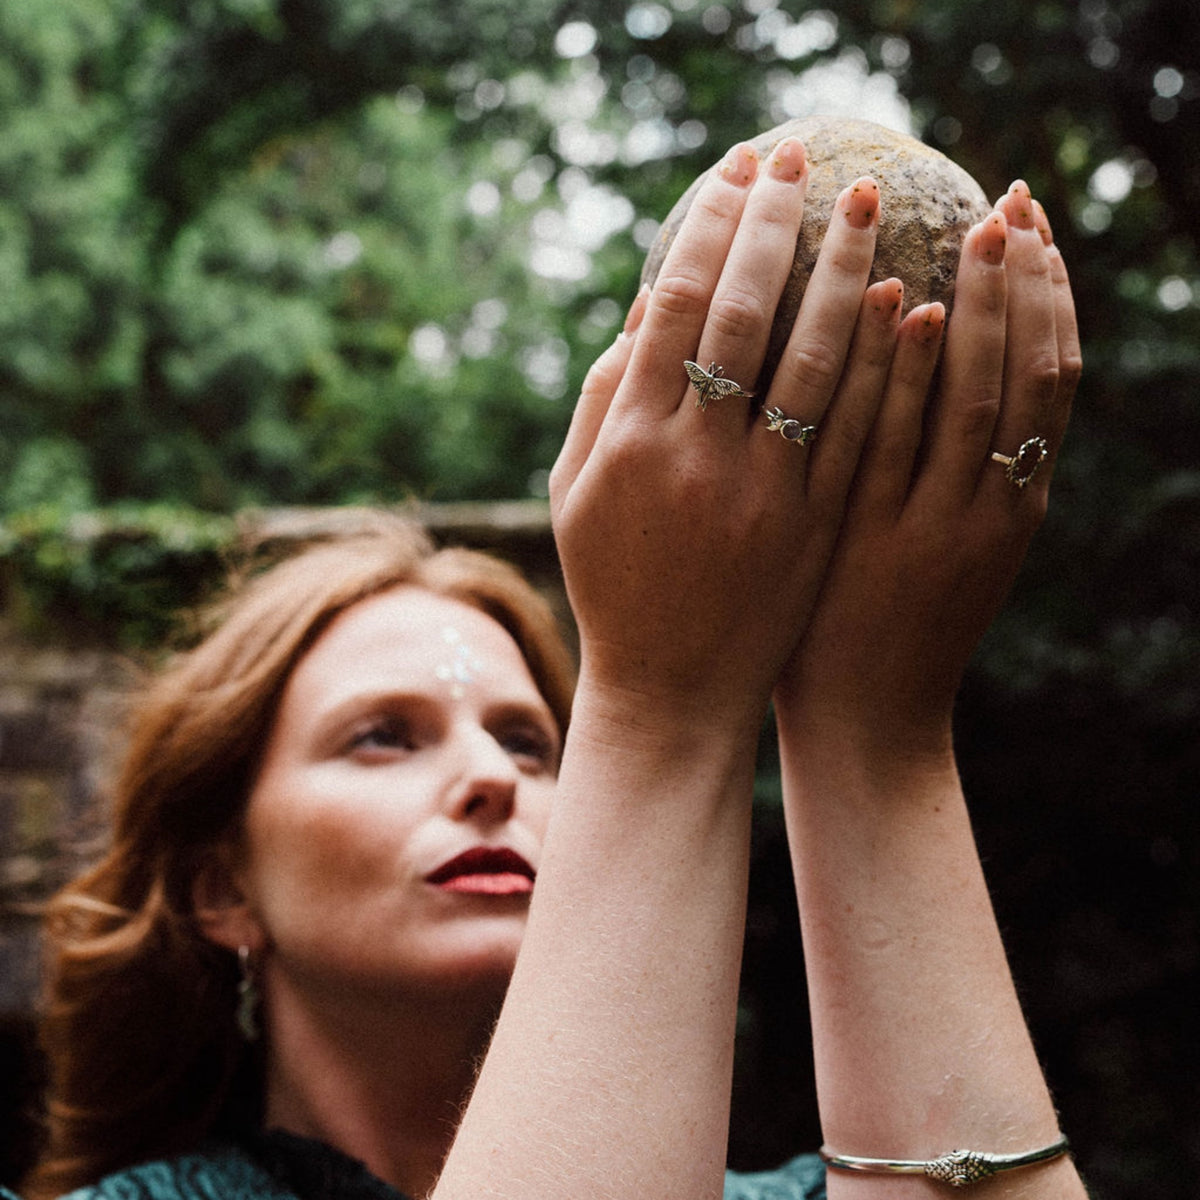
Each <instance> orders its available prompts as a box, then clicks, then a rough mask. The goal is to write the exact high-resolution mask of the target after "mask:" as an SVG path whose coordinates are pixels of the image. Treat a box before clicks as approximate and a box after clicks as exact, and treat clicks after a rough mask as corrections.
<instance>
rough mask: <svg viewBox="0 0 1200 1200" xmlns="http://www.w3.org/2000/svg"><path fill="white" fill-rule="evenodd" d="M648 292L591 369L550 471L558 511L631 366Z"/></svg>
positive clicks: (552, 496)
mask: <svg viewBox="0 0 1200 1200" xmlns="http://www.w3.org/2000/svg"><path fill="white" fill-rule="evenodd" d="M648 295H649V289H643V290H642V291H641V292H639V293H638V295H637V298H636V299H635V300H634V302H633V304H632V305H631V306H630V308H629V315H628V316H627V317H626V318H625V327H624V329H622V330H621V332H620V333H619V334H618V335H617V339H616V341H615V342H613V344H612V345H611V346H609V347H608V349H607V350H605V351H604V353H603V354H601V355H600V357H599V358H598V359H596V361H595V362H594V363H593V364H592V366H591V367H590V368H589V370H588V373H587V376H586V378H585V379H584V381H583V388H582V389H581V390H580V393H579V400H578V402H577V403H576V405H575V411H574V413H572V414H571V424H570V427H569V428H568V429H567V436H566V437H565V438H564V439H563V444H562V449H561V450H560V451H559V454H558V458H557V460H556V461H555V463H554V467H553V469H552V470H551V472H550V503H551V508H552V509H553V510H554V511H557V510H558V509H559V508H560V506H561V500H562V497H563V496H565V495H566V493H567V492H568V491H569V490H570V487H571V485H572V484H573V483H574V482H575V480H576V478H578V476H579V472H580V471H582V470H583V465H584V463H585V462H587V459H588V456H589V455H590V454H591V452H592V447H593V446H594V445H595V444H596V439H597V437H599V435H600V429H601V426H602V425H603V424H604V418H605V417H606V416H607V415H608V410H609V407H610V406H611V404H612V399H613V396H614V395H616V392H617V389H618V388H619V387H620V384H621V380H622V379H623V378H624V377H625V372H626V370H627V368H628V366H629V359H630V356H631V355H632V353H633V347H634V344H635V342H636V339H637V331H638V327H639V326H640V324H641V322H642V319H643V317H644V316H645V312H646V301H647V298H648Z"/></svg>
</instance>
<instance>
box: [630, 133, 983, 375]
mask: <svg viewBox="0 0 1200 1200" xmlns="http://www.w3.org/2000/svg"><path fill="white" fill-rule="evenodd" d="M793 135H794V136H797V137H799V138H800V139H801V140H802V141H803V142H804V146H805V149H806V150H807V152H808V168H809V181H808V192H807V196H806V200H805V206H804V220H803V222H802V224H801V227H800V236H799V238H798V240H797V242H796V257H795V260H794V261H793V263H792V271H791V275H790V276H789V278H788V282H787V284H786V285H785V287H784V292H783V298H782V299H781V301H780V304H779V309H778V311H777V312H776V314H775V322H774V325H773V326H772V330H771V339H770V343H769V345H768V348H767V355H766V359H765V361H764V363H763V369H762V372H761V373H760V375H759V378H758V383H757V385H756V387H755V390H756V391H757V392H758V393H759V394H760V395H761V394H762V393H763V391H764V390H765V387H766V384H767V382H768V381H769V380H770V378H771V376H772V375H773V374H774V371H775V366H776V364H777V363H778V362H779V357H780V355H781V354H782V353H783V348H784V346H785V345H786V343H787V337H788V334H789V332H790V331H791V327H792V323H793V321H794V320H795V318H796V312H797V310H798V309H799V307H800V300H801V297H802V296H803V295H804V289H805V287H806V286H807V284H808V279H809V275H810V274H811V273H812V268H813V264H814V263H815V262H816V261H817V251H818V250H819V249H820V248H821V241H822V239H823V238H824V236H825V229H826V227H827V226H828V224H829V216H830V213H832V211H833V206H834V204H835V202H836V201H837V197H838V194H839V193H840V192H841V190H842V189H843V188H844V187H846V185H847V184H850V183H853V182H854V180H856V179H857V178H858V177H859V176H860V175H871V176H873V177H874V179H875V180H876V181H877V182H878V184H879V188H880V192H881V196H882V214H881V217H880V223H879V235H878V240H877V242H876V248H875V262H874V265H873V267H872V270H871V280H872V282H874V281H876V280H882V279H888V278H890V277H892V276H893V275H895V276H898V277H899V278H900V279H902V280H903V281H904V311H905V312H907V311H908V310H909V309H911V308H913V307H914V306H915V305H918V304H923V303H925V302H926V301H928V300H940V301H942V302H943V303H944V304H945V305H946V306H947V308H949V307H950V305H951V302H952V300H953V297H954V280H955V276H956V274H957V271H958V256H959V249H960V248H961V245H962V240H963V237H964V236H965V235H966V232H967V230H968V229H970V227H971V226H972V225H974V224H975V223H976V222H978V221H981V220H982V219H983V218H984V217H985V216H987V214H988V213H989V212H990V211H991V207H992V206H991V205H990V204H989V203H988V200H987V197H986V196H985V195H984V192H983V189H982V188H981V187H980V186H979V184H978V183H976V182H975V180H974V179H972V178H971V176H970V175H968V174H967V172H966V171H964V170H963V169H962V168H961V167H960V166H958V165H957V164H956V163H953V162H951V161H950V159H948V158H947V157H946V156H945V155H944V154H941V153H940V152H939V151H937V150H934V149H932V148H931V147H929V146H926V145H925V144H924V143H923V142H921V141H918V140H917V139H916V138H912V137H908V136H907V135H905V134H902V133H897V132H895V131H894V130H891V129H885V128H884V127H883V126H881V125H875V124H872V123H871V122H870V121H859V120H854V119H851V118H846V117H804V118H801V119H799V120H796V121H789V122H787V123H786V124H783V125H779V126H776V128H774V129H771V130H768V131H767V132H766V133H763V134H760V135H759V136H758V137H756V138H752V139H751V141H752V144H753V145H754V147H755V148H756V149H757V150H758V152H759V155H760V156H761V157H762V158H763V159H765V158H766V157H767V155H768V154H769V153H770V151H771V150H772V148H773V147H774V146H775V145H776V143H777V142H779V141H781V140H782V139H783V138H785V137H790V136H793ZM710 170H711V168H710ZM707 174H708V172H705V174H704V175H701V177H700V178H699V179H697V180H696V181H695V182H694V183H693V184H692V186H691V187H690V188H688V190H687V191H686V192H685V193H684V194H683V196H682V197H680V199H679V201H678V202H677V203H676V205H675V207H674V208H673V209H672V210H671V212H670V213H669V214H668V216H667V219H666V220H665V221H664V222H663V224H662V229H661V230H660V231H659V235H658V237H657V238H656V239H655V242H654V245H653V246H651V248H650V251H649V253H648V254H647V255H646V261H645V263H644V264H643V267H642V282H643V283H652V282H653V281H654V279H655V278H656V277H657V275H658V271H659V268H660V267H661V266H662V263H663V259H664V258H665V257H666V253H667V249H668V248H669V246H670V245H671V242H672V240H673V239H674V237H675V233H676V231H677V230H678V228H679V226H680V224H681V222H682V221H683V216H684V213H686V212H687V210H688V207H689V206H690V205H691V202H692V198H693V197H694V196H695V194H696V191H697V190H698V189H699V186H700V183H701V182H702V180H703V179H704V177H705V175H707Z"/></svg>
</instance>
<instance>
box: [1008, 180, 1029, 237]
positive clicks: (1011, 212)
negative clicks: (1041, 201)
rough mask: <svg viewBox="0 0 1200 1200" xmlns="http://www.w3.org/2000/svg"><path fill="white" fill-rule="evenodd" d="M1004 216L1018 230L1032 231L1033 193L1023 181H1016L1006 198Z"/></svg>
mask: <svg viewBox="0 0 1200 1200" xmlns="http://www.w3.org/2000/svg"><path fill="white" fill-rule="evenodd" d="M1003 203H1004V215H1005V216H1006V217H1007V218H1008V219H1009V221H1010V222H1011V223H1012V224H1013V225H1015V226H1016V227H1017V228H1018V229H1032V228H1033V227H1034V223H1033V193H1032V192H1031V191H1030V190H1029V184H1027V183H1026V182H1025V180H1023V179H1018V180H1016V181H1015V182H1014V183H1013V185H1012V187H1010V188H1009V189H1008V194H1007V195H1006V196H1005V197H1004V201H1003Z"/></svg>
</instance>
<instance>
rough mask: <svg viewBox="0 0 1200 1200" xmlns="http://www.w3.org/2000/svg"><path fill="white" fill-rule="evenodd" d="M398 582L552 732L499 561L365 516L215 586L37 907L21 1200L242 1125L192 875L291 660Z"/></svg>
mask: <svg viewBox="0 0 1200 1200" xmlns="http://www.w3.org/2000/svg"><path fill="white" fill-rule="evenodd" d="M403 584H409V585H414V586H417V587H423V588H426V589H428V590H429V591H431V592H434V593H436V594H438V595H442V596H446V597H449V598H452V599H456V600H460V601H462V602H464V603H466V604H469V605H471V606H472V607H475V608H477V609H480V610H481V611H483V612H485V613H487V614H488V615H489V616H490V617H492V618H493V619H494V620H496V621H497V622H498V623H499V624H500V625H502V626H503V627H504V628H505V629H506V630H507V631H508V633H509V634H510V635H511V636H512V637H513V639H514V641H515V642H516V643H517V646H518V647H519V648H520V650H521V653H522V654H523V656H524V658H525V660H526V663H527V664H528V666H529V669H530V673H531V674H532V676H533V678H534V681H535V682H536V684H537V686H538V688H539V689H540V691H541V693H542V695H543V696H544V697H545V699H546V701H547V703H548V704H549V706H550V709H551V711H552V712H553V714H554V716H555V719H556V720H557V722H558V724H559V727H560V731H561V732H562V733H563V734H565V732H566V726H567V722H568V719H569V714H570V704H571V694H572V688H573V683H574V670H573V665H572V662H571V656H570V654H569V652H568V650H567V649H566V646H565V643H564V642H563V639H562V636H561V633H560V631H559V629H558V627H557V624H556V622H555V619H554V616H553V614H552V612H551V609H550V607H549V605H548V604H547V603H546V601H545V600H544V599H543V598H542V597H541V596H540V595H539V594H538V593H537V592H536V591H535V590H534V589H533V588H532V586H531V585H530V584H528V583H527V582H526V581H525V580H524V579H523V578H522V576H521V575H520V574H519V573H518V572H517V571H516V570H515V569H514V568H512V567H510V566H509V565H508V564H506V563H503V562H501V561H499V560H498V559H495V558H492V557H490V556H488V555H485V554H481V553H479V552H477V551H472V550H465V549H442V550H437V549H435V548H434V546H433V544H432V542H431V541H430V540H429V538H428V536H427V535H426V534H425V533H424V531H423V530H421V529H420V528H419V527H417V526H415V525H414V524H412V523H411V522H408V521H406V520H403V519H401V518H398V517H394V516H389V515H386V514H374V515H370V516H367V517H365V518H364V521H363V522H362V524H361V526H360V527H358V528H356V529H355V530H354V531H353V532H351V533H343V534H335V535H333V536H331V537H328V538H324V539H322V540H320V541H316V542H313V543H310V544H307V545H305V546H304V547H302V548H301V549H300V550H299V551H298V552H297V553H294V554H293V555H292V556H290V557H288V558H286V559H284V560H283V561H281V562H278V563H276V564H275V565H274V566H272V567H270V568H269V569H267V570H265V571H260V572H258V573H255V574H251V575H249V576H248V577H247V578H244V579H242V580H240V581H237V580H235V581H233V582H232V583H231V586H230V588H229V589H228V590H227V593H226V595H225V597H224V598H223V599H222V600H221V601H219V602H218V604H217V605H215V606H214V608H213V609H212V610H211V612H210V614H209V620H208V622H207V625H206V627H207V628H210V629H211V632H210V633H209V634H208V636H206V637H204V638H203V639H202V640H201V641H200V642H199V643H198V644H197V645H196V646H195V647H194V648H192V649H190V650H188V651H186V652H183V653H181V654H179V655H177V656H176V657H175V658H174V659H173V660H172V661H170V662H169V663H168V665H167V666H166V667H165V669H163V670H162V671H160V672H159V673H158V675H157V677H156V678H155V679H153V680H152V681H151V682H150V683H149V684H148V686H147V687H146V688H145V689H144V690H143V692H142V694H141V696H140V697H139V698H138V700H137V702H136V705H135V706H134V707H133V709H132V711H131V719H130V722H129V728H128V735H129V736H128V743H127V748H126V752H125V756H124V760H123V765H122V767H121V770H120V772H119V774H118V775H117V777H116V780H115V783H114V787H113V789H112V797H111V799H112V840H111V845H110V848H109V850H108V852H107V854H106V855H105V856H104V858H103V859H102V860H101V861H100V862H99V863H98V864H97V865H96V866H95V867H93V868H92V869H91V870H89V871H87V872H86V873H85V874H83V875H82V876H80V877H79V878H78V879H76V880H75V881H74V882H73V883H71V884H69V885H68V886H67V887H66V888H64V889H63V890H62V891H61V892H60V893H59V894H58V895H57V896H56V897H54V899H53V900H52V901H51V903H50V906H49V910H48V913H47V921H46V944H47V964H48V970H47V983H46V990H45V1005H44V1012H43V1019H42V1043H43V1048H44V1051H45V1053H46V1056H47V1062H48V1070H49V1088H48V1096H47V1110H46V1124H47V1147H46V1152H45V1154H44V1155H43V1157H42V1159H41V1161H40V1162H39V1164H38V1166H37V1167H36V1168H35V1169H34V1172H33V1173H32V1175H31V1177H30V1179H29V1180H28V1181H27V1189H28V1193H29V1195H30V1197H31V1198H37V1197H46V1196H54V1195H59V1194H61V1193H63V1192H65V1191H69V1190H70V1189H72V1188H75V1187H79V1186H82V1185H84V1184H87V1183H93V1182H95V1181H96V1180H98V1179H99V1178H101V1177H102V1176H103V1175H105V1174H107V1173H109V1172H111V1171H113V1170H117V1169H120V1168H121V1167H124V1166H127V1165H130V1164H132V1163H134V1162H138V1161H141V1160H144V1159H146V1158H150V1157H155V1156H159V1155H163V1154H170V1153H175V1152H178V1151H180V1150H182V1149H185V1148H189V1147H194V1146H195V1145H196V1144H197V1143H198V1142H199V1141H200V1140H202V1139H203V1138H204V1137H205V1136H206V1135H208V1134H210V1133H213V1132H220V1131H222V1130H226V1131H232V1130H236V1129H237V1128H245V1127H246V1126H247V1125H249V1124H252V1123H253V1122H254V1120H255V1119H256V1114H257V1105H258V1102H259V1100H260V1096H259V1088H260V1082H259V1070H258V1067H259V1064H258V1063H257V1062H256V1061H255V1059H254V1056H253V1054H252V1052H251V1051H250V1050H248V1048H247V1047H246V1045H245V1044H244V1043H243V1042H242V1041H241V1039H240V1038H239V1037H238V1034H237V1032H236V1028H235V1024H234V1019H233V1012H234V1007H235V994H236V983H237V969H236V964H235V962H234V958H233V956H232V955H231V954H229V953H228V952H227V951H225V950H222V949H220V948H218V947H217V946H215V945H213V944H212V943H210V942H209V941H208V940H207V939H205V938H204V937H203V936H202V935H201V933H200V932H199V929H198V927H197V923H196V921H195V919H194V917H193V913H192V885H193V881H194V880H195V878H196V875H197V872H198V871H199V869H200V868H201V867H202V866H203V864H204V863H205V862H207V861H208V860H209V858H210V856H211V854H212V852H213V850H214V848H216V847H218V846H220V845H221V844H223V843H225V842H227V841H228V839H229V838H230V837H231V836H234V835H236V832H237V830H238V829H239V827H240V822H241V819H242V815H243V812H244V810H245V805H246V803H247V800H248V798H249V794H250V790H251V786H252V784H253V781H254V777H255V774H256V771H257V769H258V756H259V752H260V748H261V747H262V746H263V745H265V743H266V741H267V734H268V731H269V729H270V727H271V724H272V723H273V721H274V719H275V713H276V710H277V707H278V704H279V700H280V696H281V694H282V692H283V688H284V685H285V684H286V682H287V680H288V678H289V676H290V674H291V672H292V670H293V669H294V668H295V666H296V664H297V662H299V660H300V659H301V657H302V656H303V655H304V653H305V652H306V651H307V650H308V648H309V647H310V646H311V645H312V644H313V642H314V641H315V640H316V639H317V638H318V637H319V636H320V635H321V633H322V631H323V630H324V629H325V628H326V627H327V626H328V625H329V623H330V622H331V621H332V620H333V619H334V617H336V616H337V615H338V614H339V613H342V612H344V611H345V610H346V609H348V608H350V607H351V606H352V605H354V604H356V603H358V602H359V601H362V600H364V599H366V598H368V597H370V596H373V595H376V594H378V593H380V592H383V591H386V590H388V589H390V588H393V587H397V586H400V585H403Z"/></svg>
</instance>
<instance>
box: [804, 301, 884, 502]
mask: <svg viewBox="0 0 1200 1200" xmlns="http://www.w3.org/2000/svg"><path fill="white" fill-rule="evenodd" d="M903 301H904V285H903V284H902V283H901V282H900V280H899V279H886V280H884V281H883V282H882V283H876V284H872V286H871V287H869V288H867V290H866V291H865V292H864V293H863V298H862V304H861V305H860V307H859V314H858V324H857V326H856V328H855V330H854V338H853V340H852V341H851V343H850V349H849V352H848V354H847V356H846V366H845V369H844V370H843V372H842V377H841V379H840V380H839V381H838V385H837V390H836V391H835V393H834V397H833V401H832V403H831V404H830V407H829V410H828V412H827V413H826V414H825V422H824V428H823V429H822V431H821V437H820V438H818V439H817V441H816V444H815V445H814V446H813V448H812V451H811V457H810V460H809V471H808V486H809V490H810V491H812V492H822V493H824V494H829V495H831V496H834V497H840V496H841V495H844V493H845V491H846V489H848V488H849V486H850V481H851V480H852V479H853V478H854V472H855V469H856V467H857V466H858V462H859V458H860V456H861V454H862V450H863V446H864V444H865V443H866V441H867V436H868V434H869V433H870V431H871V427H872V425H873V424H874V421H875V416H876V414H877V413H878V411H879V406H880V404H881V403H882V401H883V395H884V389H885V388H886V386H887V380H888V371H889V369H890V367H891V364H892V357H893V355H894V353H895V351H896V335H897V330H898V329H899V326H900V309H901V305H902V304H903Z"/></svg>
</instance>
